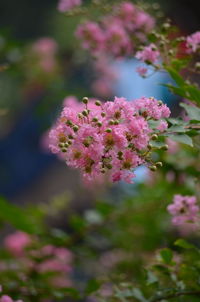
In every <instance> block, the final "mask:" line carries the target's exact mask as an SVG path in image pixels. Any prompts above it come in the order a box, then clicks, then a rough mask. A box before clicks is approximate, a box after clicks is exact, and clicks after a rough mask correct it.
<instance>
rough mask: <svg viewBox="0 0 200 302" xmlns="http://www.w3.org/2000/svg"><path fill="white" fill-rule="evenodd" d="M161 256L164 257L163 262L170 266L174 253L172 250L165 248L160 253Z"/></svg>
mask: <svg viewBox="0 0 200 302" xmlns="http://www.w3.org/2000/svg"><path fill="white" fill-rule="evenodd" d="M160 256H161V257H162V260H163V261H164V263H166V264H170V263H171V262H172V258H173V253H172V251H171V250H170V249H168V248H164V249H162V250H161V251H160Z"/></svg>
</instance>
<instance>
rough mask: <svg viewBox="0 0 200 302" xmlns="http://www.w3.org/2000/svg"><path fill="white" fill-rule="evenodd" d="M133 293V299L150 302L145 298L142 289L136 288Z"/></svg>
mask: <svg viewBox="0 0 200 302" xmlns="http://www.w3.org/2000/svg"><path fill="white" fill-rule="evenodd" d="M132 293H133V297H134V298H136V299H137V300H138V301H141V302H148V300H147V299H146V298H145V297H144V295H143V294H142V292H141V290H140V289H138V288H134V289H133V292H132Z"/></svg>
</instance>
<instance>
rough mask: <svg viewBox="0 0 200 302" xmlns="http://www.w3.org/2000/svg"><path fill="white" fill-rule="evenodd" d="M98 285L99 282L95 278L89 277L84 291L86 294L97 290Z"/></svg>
mask: <svg viewBox="0 0 200 302" xmlns="http://www.w3.org/2000/svg"><path fill="white" fill-rule="evenodd" d="M99 287H100V284H99V282H98V281H97V280H95V279H91V280H89V282H88V283H87V287H86V289H85V293H86V294H91V293H93V292H95V291H97V290H98V289H99Z"/></svg>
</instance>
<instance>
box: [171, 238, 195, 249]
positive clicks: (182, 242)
mask: <svg viewBox="0 0 200 302" xmlns="http://www.w3.org/2000/svg"><path fill="white" fill-rule="evenodd" d="M174 245H176V246H179V247H182V248H184V249H196V247H195V246H194V245H193V244H191V243H189V242H187V241H186V240H184V239H178V240H176V241H175V243H174Z"/></svg>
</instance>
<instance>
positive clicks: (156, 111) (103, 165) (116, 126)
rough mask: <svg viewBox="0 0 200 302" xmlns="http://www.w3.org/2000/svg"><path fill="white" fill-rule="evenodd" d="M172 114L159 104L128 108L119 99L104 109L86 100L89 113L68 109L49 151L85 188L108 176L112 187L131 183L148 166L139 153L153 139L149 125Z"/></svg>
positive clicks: (134, 104) (103, 105) (147, 102)
mask: <svg viewBox="0 0 200 302" xmlns="http://www.w3.org/2000/svg"><path fill="white" fill-rule="evenodd" d="M84 108H85V109H84ZM169 114H170V111H169V109H168V107H167V106H166V105H164V104H163V103H162V102H161V101H157V100H156V99H154V98H141V99H138V100H136V101H132V102H127V100H126V99H125V98H123V97H121V98H118V97H115V99H114V102H110V101H108V102H105V103H100V102H99V101H97V102H96V103H94V101H89V100H87V99H86V104H85V105H84V107H81V106H79V105H78V106H76V105H75V106H72V107H70V108H69V107H68V106H66V107H64V108H63V110H62V112H61V115H60V117H59V118H58V120H57V122H56V124H55V126H54V127H53V128H52V129H51V131H50V134H49V138H50V149H51V150H52V152H53V153H57V154H58V155H59V156H61V154H62V157H63V158H64V159H65V161H66V163H67V165H69V166H70V167H73V168H76V169H79V170H80V171H81V174H82V177H83V179H84V182H85V183H94V182H96V181H97V182H99V181H102V180H103V176H104V174H106V175H107V176H108V178H109V179H111V180H112V181H119V180H124V181H126V182H128V183H132V181H133V177H134V176H135V175H134V172H133V171H134V169H135V168H136V167H137V166H139V165H141V164H145V163H146V162H145V158H144V157H142V156H141V154H142V153H141V152H140V151H144V150H145V149H147V147H148V143H149V141H150V139H151V133H152V130H151V128H150V127H149V124H148V122H147V120H148V119H156V120H159V119H162V118H165V117H168V116H169ZM146 164H147V165H148V163H146Z"/></svg>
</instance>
